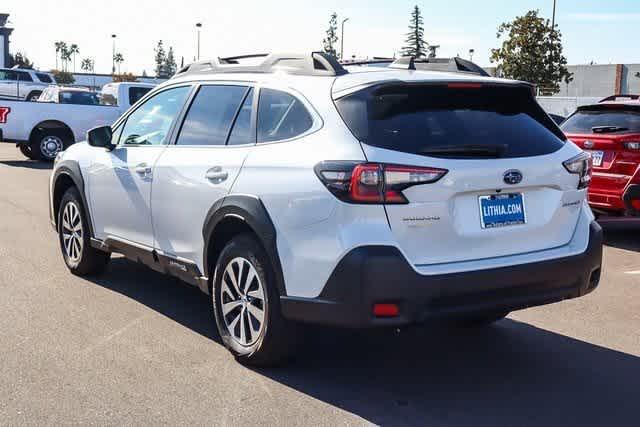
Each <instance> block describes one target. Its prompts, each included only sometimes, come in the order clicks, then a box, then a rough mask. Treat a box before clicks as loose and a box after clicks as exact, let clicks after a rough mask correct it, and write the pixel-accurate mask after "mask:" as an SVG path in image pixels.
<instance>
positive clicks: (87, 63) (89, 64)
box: [80, 58, 96, 87]
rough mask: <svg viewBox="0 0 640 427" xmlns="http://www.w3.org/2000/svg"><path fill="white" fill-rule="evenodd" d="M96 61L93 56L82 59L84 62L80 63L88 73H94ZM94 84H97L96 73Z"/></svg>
mask: <svg viewBox="0 0 640 427" xmlns="http://www.w3.org/2000/svg"><path fill="white" fill-rule="evenodd" d="M94 64H95V61H94V60H93V59H91V58H84V59H83V60H82V62H81V63H80V68H81V69H82V70H84V71H86V72H87V73H93V67H94ZM93 86H94V87H95V86H96V76H95V74H94V76H93Z"/></svg>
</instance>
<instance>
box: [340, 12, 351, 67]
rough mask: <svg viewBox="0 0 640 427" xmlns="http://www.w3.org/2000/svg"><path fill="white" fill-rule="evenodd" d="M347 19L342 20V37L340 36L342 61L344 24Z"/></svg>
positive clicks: (341, 56)
mask: <svg viewBox="0 0 640 427" xmlns="http://www.w3.org/2000/svg"><path fill="white" fill-rule="evenodd" d="M348 20H349V18H344V19H343V20H342V35H341V36H340V59H341V60H342V61H344V23H345V22H347V21H348Z"/></svg>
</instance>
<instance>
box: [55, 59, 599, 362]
mask: <svg viewBox="0 0 640 427" xmlns="http://www.w3.org/2000/svg"><path fill="white" fill-rule="evenodd" d="M402 64H405V68H404V69H373V68H365V67H358V68H359V70H351V69H349V70H348V69H345V68H343V67H342V66H341V65H340V64H339V63H338V62H336V60H335V59H334V58H333V57H332V56H329V55H326V54H322V53H313V54H309V55H278V54H272V55H269V56H266V57H265V58H264V60H263V62H262V63H260V64H259V65H253V66H247V65H244V64H242V63H241V58H238V57H235V58H223V59H217V60H211V61H204V62H199V63H195V64H192V65H190V66H187V67H185V68H183V69H182V70H180V72H179V73H178V74H177V75H176V76H175V77H174V78H173V79H171V80H170V81H168V82H167V83H164V84H163V85H161V86H159V87H157V88H156V89H154V90H153V91H152V92H150V93H149V94H147V95H146V96H145V97H144V98H143V99H142V100H141V101H140V102H139V103H138V104H136V105H135V106H134V107H133V108H131V109H130V110H129V111H127V112H126V113H125V114H124V115H123V116H122V117H121V118H120V119H118V120H117V121H116V122H115V123H114V124H113V125H112V126H110V127H109V126H105V127H101V128H96V129H93V130H91V131H90V132H89V133H88V143H80V144H76V145H74V146H72V147H70V148H69V149H68V150H66V151H65V152H63V153H62V154H60V156H59V157H58V158H57V160H56V162H55V166H54V170H53V174H52V176H51V183H50V212H51V221H52V224H53V226H54V228H55V229H56V230H57V232H58V239H59V242H60V250H61V252H62V255H63V258H64V262H65V263H66V265H67V267H68V268H69V270H70V271H71V272H72V273H74V274H77V275H90V274H98V273H101V272H102V271H104V269H105V266H106V265H107V263H108V261H109V258H110V254H111V253H112V252H118V253H122V254H124V255H125V256H127V257H128V258H130V259H132V260H135V261H138V262H142V263H144V264H146V265H148V266H149V267H151V268H152V269H154V270H156V271H159V272H162V273H165V274H168V275H172V276H176V277H178V278H181V279H183V280H184V281H186V282H188V283H191V284H194V285H197V286H198V287H199V288H200V289H201V290H202V291H203V292H205V293H207V294H209V296H210V298H211V303H212V307H213V310H214V315H215V321H216V325H217V328H218V331H219V332H220V336H221V337H222V341H223V343H224V345H225V346H226V347H227V348H228V349H229V351H230V352H231V353H232V354H233V355H234V356H236V357H237V359H238V360H239V361H240V362H242V363H247V364H253V365H270V364H275V363H279V362H281V361H283V360H286V358H287V357H288V356H289V355H290V354H291V351H292V350H293V349H294V347H295V337H296V331H298V327H299V324H300V323H301V322H302V323H316V324H321V325H337V326H342V327H351V328H370V327H402V326H405V325H410V324H414V323H419V322H423V321H427V320H430V319H438V318H457V319H458V320H459V321H461V322H464V323H465V324H469V325H482V324H487V323H491V322H494V321H496V320H499V319H502V318H504V317H505V316H506V315H507V313H509V312H510V311H513V310H518V309H523V308H526V307H531V306H535V305H541V304H547V303H552V302H557V301H562V300H564V299H568V298H576V297H580V296H583V295H586V294H588V293H589V292H591V291H593V290H594V289H595V288H596V286H597V285H598V282H599V278H600V265H601V256H602V231H601V229H600V227H599V226H598V224H597V223H596V222H595V221H594V217H593V214H592V212H591V209H589V206H588V205H587V202H586V187H587V186H588V184H589V180H590V172H591V170H590V168H589V155H588V154H586V153H584V152H583V151H582V150H580V149H579V148H578V147H576V146H575V145H574V144H571V143H568V142H567V140H566V137H565V136H564V134H563V133H562V132H561V131H560V129H559V128H558V127H557V126H556V125H555V124H554V123H553V121H552V120H551V119H550V118H549V116H548V115H547V114H546V113H545V112H544V111H543V110H542V109H541V107H540V106H539V105H538V104H537V102H536V101H535V99H534V97H533V91H532V88H531V86H530V85H529V84H527V83H522V82H516V81H509V80H501V79H495V78H489V77H482V76H478V75H471V74H469V73H442V72H431V71H420V70H417V71H416V70H413V69H412V67H411V63H410V62H409V63H407V62H406V61H401V62H400V63H399V64H397V66H399V65H402ZM434 351H437V349H436V350H434Z"/></svg>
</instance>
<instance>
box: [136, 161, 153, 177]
mask: <svg viewBox="0 0 640 427" xmlns="http://www.w3.org/2000/svg"><path fill="white" fill-rule="evenodd" d="M134 170H135V171H136V173H137V174H138V175H142V176H146V175H149V174H150V173H151V167H150V166H148V165H147V164H146V163H140V164H139V165H136V167H135V169H134Z"/></svg>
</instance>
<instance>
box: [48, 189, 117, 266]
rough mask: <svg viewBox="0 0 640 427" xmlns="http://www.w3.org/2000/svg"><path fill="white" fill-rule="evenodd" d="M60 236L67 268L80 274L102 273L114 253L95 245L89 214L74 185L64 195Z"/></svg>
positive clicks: (59, 225) (59, 218)
mask: <svg viewBox="0 0 640 427" xmlns="http://www.w3.org/2000/svg"><path fill="white" fill-rule="evenodd" d="M58 238H59V240H60V249H61V251H62V256H63V258H64V262H65V264H66V265H67V268H68V269H69V271H71V273H73V274H75V275H78V276H89V275H97V274H100V273H102V272H103V271H104V270H105V268H106V267H107V264H108V263H109V259H110V258H111V254H110V253H107V252H102V251H100V250H98V249H95V248H93V247H92V246H91V242H90V236H89V226H88V222H87V216H86V214H85V212H84V208H83V205H82V199H81V198H80V193H78V190H77V189H76V188H74V187H72V188H69V189H68V190H67V191H66V193H64V195H63V196H62V201H61V202H60V210H59V211H58Z"/></svg>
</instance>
